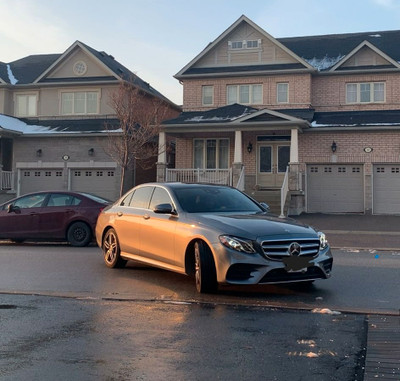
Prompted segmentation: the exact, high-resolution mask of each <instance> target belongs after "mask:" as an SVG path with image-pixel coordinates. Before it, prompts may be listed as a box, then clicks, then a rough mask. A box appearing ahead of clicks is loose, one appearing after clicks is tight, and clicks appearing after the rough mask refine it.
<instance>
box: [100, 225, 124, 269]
mask: <svg viewBox="0 0 400 381" xmlns="http://www.w3.org/2000/svg"><path fill="white" fill-rule="evenodd" d="M102 249H103V255H104V262H105V263H106V265H107V267H110V268H118V267H124V266H125V265H126V262H127V261H126V260H125V259H122V258H121V249H120V247H119V242H118V237H117V233H116V232H115V230H114V229H109V230H107V233H106V234H105V236H104V239H103V244H102Z"/></svg>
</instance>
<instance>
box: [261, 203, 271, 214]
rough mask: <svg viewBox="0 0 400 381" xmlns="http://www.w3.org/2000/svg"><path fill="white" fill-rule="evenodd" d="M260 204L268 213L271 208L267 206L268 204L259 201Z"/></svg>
mask: <svg viewBox="0 0 400 381" xmlns="http://www.w3.org/2000/svg"><path fill="white" fill-rule="evenodd" d="M260 205H261V206H262V208H263V209H264V210H265V211H266V212H267V213H269V212H270V211H271V208H270V207H269V205H268V204H266V203H265V202H260Z"/></svg>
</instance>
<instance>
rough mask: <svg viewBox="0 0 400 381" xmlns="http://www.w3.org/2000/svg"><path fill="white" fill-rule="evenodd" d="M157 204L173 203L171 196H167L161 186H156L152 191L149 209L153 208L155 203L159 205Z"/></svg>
mask: <svg viewBox="0 0 400 381" xmlns="http://www.w3.org/2000/svg"><path fill="white" fill-rule="evenodd" d="M159 204H171V205H173V204H172V200H171V197H169V194H168V192H167V191H166V190H165V189H163V188H158V187H156V189H154V193H153V196H152V198H151V202H150V209H151V210H154V208H155V207H156V205H159Z"/></svg>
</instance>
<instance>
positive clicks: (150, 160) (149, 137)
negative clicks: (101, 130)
mask: <svg viewBox="0 0 400 381" xmlns="http://www.w3.org/2000/svg"><path fill="white" fill-rule="evenodd" d="M110 105H111V107H112V108H113V109H114V111H115V113H116V117H117V119H118V120H119V127H120V132H119V133H115V132H112V127H111V126H110V125H107V129H108V131H109V139H108V147H106V151H107V153H108V154H109V155H110V156H111V157H112V158H113V160H115V161H116V162H117V163H118V164H119V165H120V167H121V184H120V196H122V194H123V192H124V184H125V177H126V174H127V170H128V169H133V170H134V169H135V167H136V165H140V166H141V167H142V168H143V169H147V168H149V165H154V159H155V157H157V155H158V153H159V152H160V149H161V150H165V147H159V146H158V138H157V137H158V134H159V132H160V125H161V123H162V121H163V120H165V119H167V118H168V116H169V112H170V106H169V105H168V103H167V102H166V101H164V100H162V99H160V98H157V97H155V96H152V95H149V94H148V93H146V92H144V91H143V90H141V89H140V88H138V87H137V86H135V85H133V84H132V83H131V82H126V81H124V82H121V84H120V86H119V88H118V89H117V90H116V91H115V92H113V93H112V94H111V97H110Z"/></svg>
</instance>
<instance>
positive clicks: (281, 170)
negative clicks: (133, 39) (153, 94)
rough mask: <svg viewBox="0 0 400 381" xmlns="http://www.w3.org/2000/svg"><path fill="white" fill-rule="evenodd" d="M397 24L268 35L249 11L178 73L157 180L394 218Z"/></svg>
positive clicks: (399, 125) (308, 208) (399, 172)
mask: <svg viewBox="0 0 400 381" xmlns="http://www.w3.org/2000/svg"><path fill="white" fill-rule="evenodd" d="M399 39H400V31H381V32H365V33H353V34H337V35H324V36H308V37H293V38H274V37H272V36H271V35H270V34H268V33H267V32H266V31H265V30H263V29H262V28H261V27H260V26H258V25H256V24H255V23H254V22H253V21H251V20H250V19H249V18H247V17H246V16H241V17H240V18H239V19H238V20H237V21H235V22H234V23H233V24H232V25H231V26H230V27H229V28H228V29H226V30H225V31H224V32H223V33H222V34H221V35H220V36H218V37H217V38H216V39H215V40H214V41H213V42H211V43H210V44H208V45H207V47H206V48H205V49H204V50H203V51H202V52H200V53H199V54H198V55H197V56H196V57H195V58H194V59H193V60H192V61H191V62H189V63H188V64H187V65H186V66H185V67H183V68H182V69H181V70H180V71H179V72H178V73H177V74H176V75H175V77H176V79H178V80H179V81H180V82H181V83H182V84H183V111H182V113H181V114H180V115H179V116H178V117H177V118H174V119H170V120H168V121H166V122H164V124H163V129H162V132H161V134H160V142H161V143H162V142H164V141H165V140H166V139H168V138H173V139H175V140H176V163H175V168H174V169H169V168H167V158H166V155H165V154H164V153H160V155H159V158H158V163H157V166H158V172H157V177H158V180H159V181H177V180H181V181H205V182H213V183H223V184H229V185H232V186H235V187H238V188H240V189H242V190H244V191H245V192H247V193H248V194H249V195H251V196H253V197H254V198H256V199H257V200H259V201H266V202H268V203H270V204H271V205H272V206H273V209H274V210H275V211H276V212H278V213H280V214H282V215H287V214H300V213H303V212H309V213H374V214H400V97H399V96H400V45H399V44H398V41H399Z"/></svg>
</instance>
